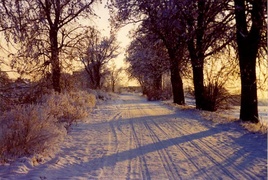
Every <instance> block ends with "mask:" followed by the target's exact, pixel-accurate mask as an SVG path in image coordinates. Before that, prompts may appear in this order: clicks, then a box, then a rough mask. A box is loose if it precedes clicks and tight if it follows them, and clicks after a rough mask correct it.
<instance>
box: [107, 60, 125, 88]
mask: <svg viewBox="0 0 268 180" xmlns="http://www.w3.org/2000/svg"><path fill="white" fill-rule="evenodd" d="M123 71H124V69H123V68H122V67H121V68H117V67H116V65H115V63H114V62H113V63H112V64H111V65H110V67H109V68H108V77H107V81H108V83H109V85H110V87H111V90H112V92H115V90H116V86H118V85H119V84H120V82H121V81H122V80H123V77H122V73H123Z"/></svg>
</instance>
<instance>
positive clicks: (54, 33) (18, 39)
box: [0, 0, 119, 92]
mask: <svg viewBox="0 0 268 180" xmlns="http://www.w3.org/2000/svg"><path fill="white" fill-rule="evenodd" d="M97 3H100V1H97V0H90V1H88V0H82V1H81V0H74V1H69V0H34V1H27V0H16V1H13V0H1V3H0V27H1V28H0V32H2V34H1V35H4V37H5V40H6V42H7V43H6V45H7V46H9V49H11V51H12V52H10V53H9V54H8V57H9V58H11V61H10V62H9V63H8V64H9V65H10V66H11V68H12V69H13V70H16V71H17V72H18V73H19V74H20V75H21V76H24V75H26V77H29V76H31V75H32V77H31V78H35V79H42V78H44V79H47V80H49V81H51V82H52V86H53V89H54V90H55V91H57V92H61V91H62V87H61V79H62V78H61V74H62V73H63V72H68V71H69V72H70V71H72V68H73V64H74V63H77V62H75V61H79V62H80V63H81V62H82V63H83V65H84V67H85V71H86V72H87V74H88V81H90V87H91V88H93V89H98V88H100V87H101V81H102V78H103V77H104V76H105V75H107V73H112V72H111V70H109V69H108V68H107V64H108V62H109V61H110V60H112V59H114V58H115V57H116V56H117V55H118V52H117V51H118V48H119V46H118V44H117V42H116V38H115V35H113V32H112V31H111V34H112V35H110V37H102V35H101V33H100V32H99V31H97V30H96V28H93V27H91V26H90V25H88V26H84V25H82V24H81V23H80V20H86V19H92V18H93V17H94V16H96V15H95V14H94V11H93V7H94V5H95V4H97ZM2 43H3V42H2ZM2 45H3V44H2ZM113 71H115V69H114V70H113ZM116 71H117V70H116ZM106 77H107V76H106ZM63 78H64V77H63Z"/></svg>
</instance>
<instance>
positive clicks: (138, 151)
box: [0, 94, 267, 180]
mask: <svg viewBox="0 0 268 180" xmlns="http://www.w3.org/2000/svg"><path fill="white" fill-rule="evenodd" d="M266 154H267V136H266V135H263V134H260V133H251V132H249V131H247V130H245V129H244V128H243V127H241V126H240V124H239V123H238V122H233V123H227V124H220V123H215V122H213V121H207V120H204V118H203V117H202V116H201V115H200V113H199V112H198V111H197V110H194V109H191V108H189V109H181V110H179V109H177V108H174V107H170V106H167V105H164V104H162V103H161V102H148V101H146V100H145V99H144V98H142V97H140V96H137V95H132V94H122V95H120V96H119V99H118V100H114V101H108V102H107V103H106V104H104V103H102V104H100V105H99V106H98V107H97V108H96V109H95V110H94V111H93V113H92V114H91V115H90V117H89V118H88V119H87V120H86V121H84V122H79V123H78V124H77V125H75V126H73V127H72V130H71V131H70V133H69V135H68V136H67V138H66V139H65V140H64V142H62V144H61V149H60V151H59V152H57V153H55V155H54V156H47V157H27V158H26V157H24V158H21V159H19V160H18V161H16V162H13V163H11V164H5V165H1V166H0V179H11V180H12V179H14V180H18V179H33V180H34V179H38V180H40V179H77V180H78V179H81V180H82V179H107V180H108V179H117V180H120V179H161V180H163V179H266V178H267V155H266Z"/></svg>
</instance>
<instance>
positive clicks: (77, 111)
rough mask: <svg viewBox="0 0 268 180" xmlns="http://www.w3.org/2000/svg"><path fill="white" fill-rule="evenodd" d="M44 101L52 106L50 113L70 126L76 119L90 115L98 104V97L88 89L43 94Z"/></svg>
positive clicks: (66, 125)
mask: <svg viewBox="0 0 268 180" xmlns="http://www.w3.org/2000/svg"><path fill="white" fill-rule="evenodd" d="M42 103H43V104H45V105H46V106H48V107H50V112H49V113H50V115H52V116H53V117H55V118H56V119H58V120H59V122H64V123H66V124H65V127H66V128H68V127H69V126H70V125H71V124H72V123H73V122H75V121H76V120H78V119H82V118H84V117H87V116H88V113H89V112H90V111H91V110H92V108H93V107H94V106H95V105H96V98H95V96H94V95H93V94H89V93H88V92H86V91H77V92H68V93H62V94H58V93H51V94H49V95H45V96H43V99H42Z"/></svg>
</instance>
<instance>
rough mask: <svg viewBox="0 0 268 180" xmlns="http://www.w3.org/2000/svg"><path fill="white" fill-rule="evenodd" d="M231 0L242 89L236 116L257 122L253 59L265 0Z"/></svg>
mask: <svg viewBox="0 0 268 180" xmlns="http://www.w3.org/2000/svg"><path fill="white" fill-rule="evenodd" d="M234 2H235V19H236V37H237V39H236V41H237V46H238V48H237V53H238V57H239V67H240V76H241V88H242V89H241V107H240V119H241V120H243V121H250V122H253V123H258V122H259V119H258V99H257V84H256V83H257V82H256V81H257V80H256V59H257V54H258V50H259V47H260V43H261V36H262V32H263V30H264V10H265V7H266V1H264V0H252V1H247V0H235V1H234ZM249 17H250V18H249ZM249 27H250V28H249ZM265 29H266V28H265Z"/></svg>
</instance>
